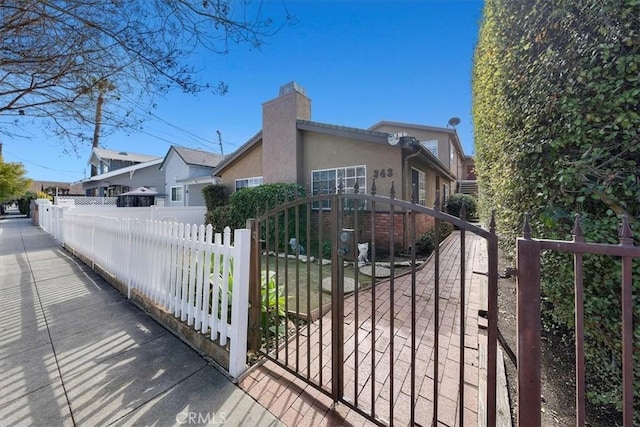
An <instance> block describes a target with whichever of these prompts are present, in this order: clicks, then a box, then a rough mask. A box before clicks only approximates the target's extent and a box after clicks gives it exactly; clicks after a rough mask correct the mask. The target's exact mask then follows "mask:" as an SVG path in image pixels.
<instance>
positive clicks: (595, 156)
mask: <svg viewBox="0 0 640 427" xmlns="http://www.w3.org/2000/svg"><path fill="white" fill-rule="evenodd" d="M639 105H640V1H638V0H617V1H611V0H571V1H569V0H563V1H559V2H547V1H517V2H514V1H509V0H486V2H485V8H484V17H483V21H482V25H481V28H480V34H479V40H478V45H477V48H476V52H475V58H474V69H473V116H474V128H475V146H476V171H477V175H478V180H479V182H480V211H481V215H482V216H483V217H484V218H487V216H488V213H489V211H490V210H492V209H495V210H496V212H497V218H498V232H499V234H500V235H501V237H502V243H503V245H504V248H505V249H506V250H507V252H508V253H510V254H513V251H514V248H515V239H516V237H517V236H518V235H520V230H521V227H522V222H523V216H524V213H525V212H528V213H529V214H530V216H531V221H532V227H533V229H534V235H535V237H540V238H558V239H570V238H571V234H570V233H571V228H572V223H573V218H574V214H576V213H579V214H581V215H582V218H583V228H584V232H585V240H586V241H594V242H610V243H617V241H618V238H617V234H618V233H617V227H618V223H619V219H620V216H621V215H627V216H628V217H629V219H630V222H631V228H632V231H633V233H634V237H635V242H636V244H638V241H639V240H640V109H639ZM571 265H572V264H571V259H570V258H569V259H567V258H566V257H563V256H562V255H554V254H545V256H544V258H543V272H542V275H543V284H542V286H543V289H542V291H543V301H544V307H545V308H548V310H549V311H548V313H546V314H548V317H549V318H550V319H551V321H553V322H555V323H557V324H559V325H564V326H566V327H568V328H570V329H571V328H572V327H573V275H572V267H571ZM585 269H586V270H585V282H584V288H585V327H586V331H585V332H586V361H587V369H588V372H587V374H588V376H589V380H588V384H587V391H588V398H589V399H590V401H591V402H592V403H596V404H611V405H616V406H617V407H618V408H620V405H621V357H620V356H621V340H620V336H621V322H620V318H621V307H620V305H621V304H620V273H619V270H620V263H619V261H618V260H616V259H613V258H610V257H600V256H588V257H586V259H585ZM633 294H634V305H633V307H634V313H633V321H634V337H635V342H634V361H635V364H634V365H635V367H634V369H635V377H634V380H635V381H634V385H635V387H634V390H635V393H636V395H635V399H634V402H636V408H635V414H636V417H637V418H636V420H637V421H636V422H640V407H638V404H637V402H640V342H639V341H640V262H636V263H635V264H634V281H633Z"/></svg>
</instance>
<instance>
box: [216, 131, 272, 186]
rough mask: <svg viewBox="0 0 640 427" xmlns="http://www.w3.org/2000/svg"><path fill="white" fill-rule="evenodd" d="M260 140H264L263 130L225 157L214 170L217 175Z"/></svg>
mask: <svg viewBox="0 0 640 427" xmlns="http://www.w3.org/2000/svg"><path fill="white" fill-rule="evenodd" d="M259 141H262V130H260V131H258V133H256V134H255V135H253V136H252V137H251V138H249V140H248V141H247V142H245V143H244V144H242V145H241V146H240V147H238V149H237V150H236V151H234V152H233V153H231V154H229V155H228V156H226V157H225V158H224V160H223V161H221V162H220V163H218V165H217V166H216V170H215V171H214V172H213V174H214V175H216V174H217V173H218V172H221V171H222V170H224V169H225V168H227V167H228V166H229V165H230V164H232V163H233V162H235V161H236V159H238V158H240V157H242V155H243V154H244V153H246V152H247V151H249V150H250V149H251V148H252V147H253V146H254V145H256V144H257V143H258V142H259Z"/></svg>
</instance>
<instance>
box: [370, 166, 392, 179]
mask: <svg viewBox="0 0 640 427" xmlns="http://www.w3.org/2000/svg"><path fill="white" fill-rule="evenodd" d="M392 176H393V169H392V168H387V169H375V170H374V171H373V177H374V178H376V179H377V178H391V177H392Z"/></svg>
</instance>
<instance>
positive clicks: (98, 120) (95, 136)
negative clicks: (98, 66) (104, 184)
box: [91, 88, 104, 176]
mask: <svg viewBox="0 0 640 427" xmlns="http://www.w3.org/2000/svg"><path fill="white" fill-rule="evenodd" d="M99 90H100V92H99V93H98V102H97V103H96V124H95V126H94V127H93V143H92V144H91V146H92V147H93V148H98V146H99V144H100V125H101V124H102V105H103V104H104V90H102V88H99ZM96 175H98V167H97V166H96V165H94V164H92V165H91V176H96Z"/></svg>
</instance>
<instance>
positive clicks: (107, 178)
mask: <svg viewBox="0 0 640 427" xmlns="http://www.w3.org/2000/svg"><path fill="white" fill-rule="evenodd" d="M161 163H162V158H156V159H154V160H150V161H147V162H144V163H137V164H134V165H131V166H126V167H122V168H119V169H115V170H111V171H109V172H107V173H101V174H98V175H96V176H92V177H91V178H87V179H83V180H82V181H80V182H79V183H80V184H82V189H83V190H84V194H85V195H86V196H99V197H116V196H119V195H120V194H122V193H126V192H128V191H131V190H133V189H136V188H138V187H146V188H148V189H149V190H153V191H158V192H160V193H162V192H163V191H164V174H163V173H162V172H161V171H160V169H159V166H160V164H161Z"/></svg>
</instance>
